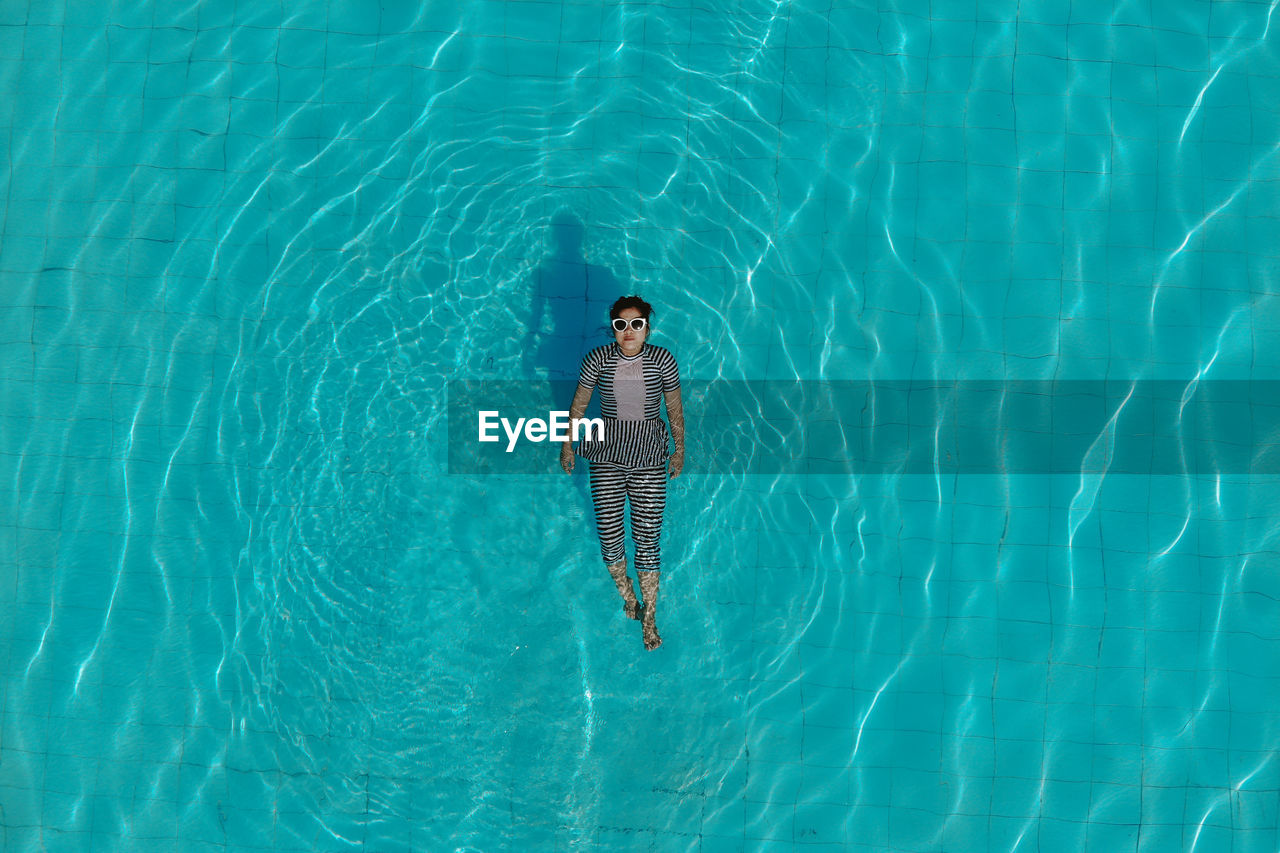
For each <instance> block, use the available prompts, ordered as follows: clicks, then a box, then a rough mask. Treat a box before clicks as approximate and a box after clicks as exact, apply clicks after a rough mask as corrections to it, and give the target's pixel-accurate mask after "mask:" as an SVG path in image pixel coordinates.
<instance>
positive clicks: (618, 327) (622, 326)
mask: <svg viewBox="0 0 1280 853" xmlns="http://www.w3.org/2000/svg"><path fill="white" fill-rule="evenodd" d="M645 323H646V321H645V319H644V318H643V317H636V318H634V319H632V321H631V331H633V332H638V331H640V330H641V329H643V328H644V327H645ZM613 330H614V331H615V332H625V331H626V330H627V321H626V320H624V319H622V318H621V317H618V318H617V319H616V320H614V321H613Z"/></svg>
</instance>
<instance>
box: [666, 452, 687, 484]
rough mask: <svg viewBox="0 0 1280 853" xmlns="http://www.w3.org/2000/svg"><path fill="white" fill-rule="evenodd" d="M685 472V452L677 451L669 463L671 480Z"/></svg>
mask: <svg viewBox="0 0 1280 853" xmlns="http://www.w3.org/2000/svg"><path fill="white" fill-rule="evenodd" d="M683 470H684V450H683V449H680V450H677V451H676V452H675V453H673V454H671V460H670V462H668V463H667V471H668V472H670V475H671V479H673V480H674V479H675V478H676V477H679V476H680V472H681V471H683Z"/></svg>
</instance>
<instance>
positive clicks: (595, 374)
mask: <svg viewBox="0 0 1280 853" xmlns="http://www.w3.org/2000/svg"><path fill="white" fill-rule="evenodd" d="M602 361H603V359H602V358H601V357H600V350H599V349H593V350H592V351H591V352H589V353H587V356H586V358H584V359H582V370H580V371H579V372H578V384H579V385H581V386H582V387H584V388H594V387H596V380H598V379H599V378H600V366H601V362H602Z"/></svg>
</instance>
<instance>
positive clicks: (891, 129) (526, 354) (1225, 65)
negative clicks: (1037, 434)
mask: <svg viewBox="0 0 1280 853" xmlns="http://www.w3.org/2000/svg"><path fill="white" fill-rule="evenodd" d="M535 7H536V8H535ZM83 11H84V14H85V15H86V16H88V17H86V18H84V19H82V20H81V19H77V20H73V18H74V16H73V15H71V14H66V15H62V13H60V12H53V11H49V10H36V9H31V10H28V14H27V15H26V16H25V17H22V16H19V17H20V18H21V20H23V21H25V23H24V24H22V25H14V26H10V27H8V28H5V29H7V30H8V36H7V38H9V41H8V42H5V44H6V45H7V47H5V48H3V50H5V51H6V52H5V53H3V58H4V60H5V65H4V71H3V73H4V74H5V77H6V80H7V81H9V82H10V83H11V88H12V90H13V91H14V92H15V93H16V95H17V97H16V98H15V99H14V103H13V105H11V107H10V113H11V117H10V121H9V124H10V126H11V128H12V133H11V134H10V136H11V138H12V139H11V144H10V150H11V154H10V162H11V163H12V164H13V169H12V170H11V176H10V182H9V190H8V196H7V198H8V199H9V201H8V206H7V208H6V211H7V213H6V219H5V223H6V224H5V228H4V236H5V242H4V246H3V253H4V254H3V264H2V266H3V269H4V270H5V273H6V276H7V278H8V279H9V280H10V281H11V282H12V288H11V291H10V292H11V299H10V305H11V309H10V315H9V319H6V320H5V321H4V322H5V325H4V326H3V329H4V337H3V339H0V343H3V344H4V346H5V349H6V355H5V361H6V362H7V364H8V367H6V368H5V369H4V373H3V374H0V376H2V377H3V381H4V394H5V397H6V400H8V401H9V402H10V403H11V404H12V405H11V406H10V407H9V409H10V411H11V412H16V413H17V414H16V415H14V416H13V417H11V419H10V424H11V425H10V428H9V429H8V430H7V431H6V432H5V437H6V438H5V443H4V446H5V450H6V455H5V459H6V460H7V462H6V463H5V466H4V469H3V470H4V472H5V474H6V478H5V479H6V481H7V482H9V483H11V484H12V485H11V486H10V489H9V491H10V492H11V494H12V495H13V496H14V498H13V509H12V512H11V517H13V518H15V519H18V522H17V524H16V526H14V527H11V528H9V529H10V530H11V531H13V532H12V533H11V534H10V542H11V548H10V549H9V552H10V553H12V554H14V555H15V557H14V558H12V559H11V560H10V561H8V562H7V563H6V565H7V567H8V571H7V572H6V573H5V577H7V578H8V579H9V581H10V582H8V583H5V584H3V587H4V589H5V590H7V591H8V592H7V595H8V598H7V599H6V600H7V602H8V603H9V604H10V605H12V607H13V612H14V614H15V617H14V618H13V620H12V621H11V622H9V623H8V626H7V628H6V630H5V638H6V640H7V643H6V647H7V648H9V649H10V653H9V657H8V661H9V663H8V665H7V667H6V673H7V676H8V677H7V679H6V685H7V686H6V688H5V690H6V693H5V707H6V709H7V712H8V713H7V716H8V715H9V714H11V715H12V716H11V719H13V720H15V722H14V724H13V726H12V728H7V729H6V735H5V741H4V755H3V759H2V760H0V767H3V768H4V771H3V774H2V775H0V784H2V785H3V786H4V788H5V790H7V791H9V792H11V793H12V794H13V800H12V801H9V800H7V798H6V807H5V810H4V821H3V823H4V826H5V832H6V836H5V837H6V844H5V846H6V847H8V846H10V845H12V846H13V848H14V849H21V850H25V849H39V845H40V844H42V843H48V839H50V838H54V837H63V834H66V833H79V834H78V835H76V836H74V837H75V838H80V839H87V840H88V841H90V842H93V843H94V844H104V845H107V846H110V844H111V843H118V844H126V843H128V841H129V840H130V839H138V838H150V837H164V838H176V839H179V840H181V841H182V842H183V843H194V842H197V841H211V842H213V843H221V844H229V845H236V844H241V843H247V842H246V841H245V839H247V838H250V837H252V838H255V839H258V841H256V842H255V843H257V844H258V845H259V846H261V845H262V843H263V842H261V839H262V838H263V837H268V836H267V835H266V833H268V832H270V833H271V835H270V836H269V837H270V838H271V841H270V842H267V843H268V844H269V845H271V846H274V847H277V848H288V847H305V848H308V849H314V848H315V847H316V846H317V845H319V846H322V847H335V848H337V847H342V848H344V849H345V848H348V847H351V848H368V849H383V848H391V847H396V846H399V847H407V848H412V849H418V848H423V849H437V848H444V847H463V846H474V847H475V848H476V849H487V848H490V847H492V846H494V845H495V844H498V845H502V844H516V843H522V844H523V846H530V847H539V846H557V845H558V846H564V847H592V846H598V845H605V844H610V843H614V842H617V843H619V844H621V843H626V842H634V841H636V840H637V839H641V838H642V839H645V840H646V841H649V840H653V841H654V843H655V845H658V846H662V847H663V849H666V848H672V849H684V848H693V847H694V846H695V845H698V844H700V843H702V842H708V843H709V841H710V840H711V839H715V838H727V839H729V840H730V841H733V840H735V839H736V840H737V841H738V842H745V840H746V839H750V840H751V842H756V841H760V840H771V841H777V842H779V843H792V844H799V843H806V844H808V843H822V842H829V843H834V844H846V845H850V846H854V845H859V844H860V845H864V846H867V847H871V848H876V847H896V848H899V849H935V848H939V847H947V848H952V847H955V848H963V847H987V848H997V847H998V848H1001V849H1004V848H1010V849H1011V848H1012V847H1014V846H1016V844H1017V843H1018V840H1019V839H1021V840H1023V841H1024V842H1026V843H1030V842H1031V841H1032V840H1034V841H1036V842H1037V844H1038V845H1040V846H1041V847H1046V846H1052V845H1053V844H1054V843H1055V842H1057V843H1059V844H1060V845H1061V846H1063V847H1067V846H1070V847H1072V848H1073V849H1074V848H1078V847H1079V846H1080V842H1082V841H1083V842H1085V843H1089V844H1093V845H1094V846H1098V847H1106V848H1111V847H1114V846H1119V845H1129V846H1132V845H1135V844H1136V845H1137V846H1144V845H1147V846H1151V847H1152V848H1156V847H1194V846H1195V845H1197V844H1199V845H1202V846H1209V845H1212V844H1215V843H1218V842H1220V841H1222V840H1223V839H1224V838H1226V837H1227V836H1226V834H1227V833H1231V834H1233V836H1234V839H1235V842H1236V843H1237V844H1238V845H1239V846H1240V848H1241V849H1255V848H1256V849H1264V848H1266V849H1270V846H1274V845H1273V842H1274V834H1275V827H1274V815H1271V816H1270V817H1268V814H1269V812H1267V811H1266V807H1265V806H1263V805H1260V802H1261V800H1260V799H1255V795H1256V797H1258V798H1261V797H1265V796H1266V794H1267V792H1273V791H1274V789H1275V788H1276V780H1275V769H1274V767H1273V766H1272V765H1273V763H1272V762H1269V761H1268V759H1267V755H1269V744H1270V743H1273V742H1274V738H1275V734H1276V725H1277V718H1276V715H1275V714H1274V712H1273V711H1272V710H1271V707H1272V706H1273V705H1274V701H1273V699H1274V696H1273V692H1274V691H1273V690H1272V686H1273V682H1274V673H1272V672H1271V670H1270V668H1269V666H1268V665H1267V663H1266V662H1267V661H1268V660H1269V659H1270V658H1269V657H1268V655H1267V652H1268V651H1270V649H1271V646H1272V645H1273V644H1274V640H1275V637H1274V636H1273V634H1272V632H1271V631H1269V630H1268V629H1267V628H1266V626H1267V625H1269V624H1274V621H1275V620H1274V602H1275V601H1276V599H1277V596H1280V590H1276V589H1273V587H1274V586H1275V585H1274V583H1272V581H1271V580H1270V577H1271V575H1272V574H1273V573H1271V572H1269V571H1268V570H1267V566H1268V555H1269V554H1270V553H1271V552H1272V550H1273V548H1272V543H1271V540H1272V538H1273V535H1272V531H1271V525H1270V523H1269V518H1270V513H1269V509H1270V507H1271V506H1273V505H1274V499H1273V496H1272V495H1271V494H1270V490H1269V489H1268V485H1269V478H1266V477H1259V476H1254V477H1249V476H1246V475H1236V474H1227V475H1217V476H1213V477H1211V478H1205V477H1198V476H1196V475H1195V474H1194V473H1193V474H1192V475H1191V476H1187V477H1184V478H1164V477H1160V478H1145V477H1130V476H1125V475H1118V474H1115V473H1113V472H1111V471H1109V470H1108V468H1107V466H1106V465H1105V464H1099V465H1097V466H1092V467H1090V468H1089V470H1088V471H1087V472H1081V473H1080V474H1078V475H1070V474H1069V475H1064V476H1056V477H1049V476H999V475H997V474H992V475H990V476H955V475H950V476H947V475H944V474H942V473H936V474H933V475H927V476H911V475H884V476H874V477H872V476H859V475H855V476H842V477H834V476H833V477H822V476H808V477H788V476H783V475H774V476H748V475H740V476H724V477H695V476H688V477H686V478H684V479H683V480H681V481H676V483H675V484H674V485H673V488H672V491H671V495H670V499H669V504H668V523H667V528H666V538H665V541H664V554H665V556H666V559H667V563H668V566H669V571H668V573H666V574H665V576H664V585H663V593H662V599H661V601H662V604H661V608H662V610H661V614H662V615H661V621H662V625H663V627H662V631H663V636H664V640H665V642H664V646H663V649H662V651H661V652H660V653H657V654H654V655H645V654H643V653H642V651H641V646H640V641H639V636H638V631H634V630H632V629H633V628H634V627H635V626H633V625H630V624H621V622H620V617H619V615H618V612H617V611H618V607H617V606H616V602H615V601H614V599H613V597H612V596H613V591H612V585H611V584H610V582H609V578H608V576H607V575H606V574H605V573H604V572H603V571H601V570H600V568H599V566H598V565H597V562H598V560H597V550H596V545H595V541H594V532H593V528H592V519H591V515H590V512H589V511H586V510H585V509H584V508H585V507H587V506H588V496H587V494H586V489H585V484H584V479H585V478H584V477H583V476H581V474H582V472H581V471H580V472H579V475H578V476H575V478H573V479H567V478H563V477H559V476H555V477H547V478H542V479H531V478H527V477H517V476H510V477H504V476H500V475H494V476H486V477H467V476H457V475H447V474H446V473H445V472H446V470H447V468H446V464H445V459H446V453H445V449H446V444H447V442H446V435H447V434H448V432H449V429H450V428H451V427H452V426H453V425H452V424H449V423H447V422H446V418H445V404H446V400H445V393H444V391H445V383H446V382H447V381H448V380H450V379H455V378H480V379H535V378H539V379H542V378H551V379H565V378H570V379H571V378H572V377H573V375H574V372H575V371H576V366H577V361H578V359H579V358H580V357H581V354H582V353H583V352H584V351H585V350H586V349H587V348H588V347H590V346H592V345H594V343H595V342H597V341H599V340H602V336H601V330H600V328H599V327H600V326H601V325H603V321H604V311H605V309H606V307H607V305H608V303H609V302H611V301H612V299H613V298H614V297H616V296H618V295H621V294H622V293H627V292H639V293H641V294H643V295H644V296H645V297H646V298H647V299H649V300H650V301H651V302H653V303H654V304H655V306H657V308H658V317H657V322H656V324H655V334H656V335H659V336H660V337H659V339H658V340H659V342H661V343H662V344H663V345H665V346H669V347H670V348H671V349H672V351H673V352H674V353H675V354H676V356H677V358H678V359H679V360H680V364H681V369H682V374H683V376H685V377H687V378H689V379H690V380H695V379H696V380H713V379H769V380H794V379H811V380H838V379H878V380H886V379H910V380H922V379H954V378H961V379H992V378H994V379H1101V378H1108V379H1115V378H1117V377H1120V378H1129V379H1133V380H1138V379H1180V380H1182V381H1189V380H1193V379H1194V382H1199V380H1200V379H1205V380H1214V379H1236V378H1250V379H1264V378H1269V376H1270V374H1271V373H1272V372H1273V371H1274V368H1275V367H1276V364H1275V359H1276V355H1275V353H1277V352H1280V347H1277V346H1275V344H1276V343H1277V341H1276V336H1277V329H1276V324H1275V323H1274V322H1272V321H1271V320H1270V317H1271V316H1272V315H1273V313H1274V311H1273V310H1272V309H1274V307H1275V297H1274V295H1273V294H1272V290H1273V288H1272V286H1271V285H1272V278H1273V275H1274V270H1273V269H1272V267H1273V265H1272V264H1271V263H1270V256H1269V254H1268V250H1267V248H1266V247H1267V246H1269V245H1271V244H1273V243H1274V240H1273V239H1272V238H1274V237H1275V233H1274V231H1275V226H1274V220H1273V219H1272V218H1271V217H1270V214H1269V211H1270V210H1271V209H1272V207H1273V206H1272V205H1271V204H1269V200H1270V192H1271V191H1270V187H1271V183H1270V178H1271V177H1272V173H1273V172H1274V167H1275V161H1274V154H1275V151H1276V150H1277V140H1276V138H1275V135H1276V128H1275V127H1273V126H1272V125H1273V123H1272V122H1271V120H1270V119H1269V118H1268V116H1269V113H1268V111H1267V110H1266V109H1265V108H1264V107H1262V106H1261V105H1263V104H1266V103H1269V101H1268V99H1267V94H1268V92H1269V91H1270V89H1271V88H1272V87H1273V85H1274V84H1273V81H1274V80H1275V78H1276V68H1275V60H1274V58H1273V56H1272V55H1271V53H1270V52H1268V50H1267V47H1266V39H1267V33H1268V32H1269V29H1268V27H1269V23H1270V10H1269V9H1267V10H1265V13H1264V10H1263V8H1261V7H1260V6H1258V5H1256V4H1234V5H1232V6H1230V7H1227V8H1223V6H1222V4H1215V5H1214V6H1213V7H1212V9H1210V10H1209V12H1208V13H1207V14H1208V15H1209V20H1207V21H1206V20H1203V16H1202V15H1201V16H1200V17H1197V15H1196V13H1195V12H1193V11H1192V10H1186V9H1171V10H1164V9H1148V10H1142V9H1137V8H1130V7H1129V6H1122V7H1119V8H1113V7H1112V6H1111V5H1110V4H1106V8H1105V9H1103V8H1101V7H1099V9H1097V10H1094V9H1092V8H1090V7H1087V6H1085V5H1082V4H1066V5H1064V7H1063V8H1062V9H1037V10H1034V11H1032V10H1026V9H1024V10H1022V11H1021V12H1020V13H1018V14H1019V15H1020V17H1016V16H1015V10H1012V9H1009V10H1005V12H1006V13H1007V14H1006V15H1005V16H1004V17H1005V19H1004V20H978V19H977V16H970V18H972V19H966V18H965V17H964V16H963V15H956V17H955V18H954V19H943V18H941V17H938V16H936V15H935V16H934V17H930V16H929V15H927V14H926V12H927V11H928V10H922V9H917V8H914V7H912V8H906V7H903V8H895V9H889V8H885V9H880V10H867V9H834V8H833V9H825V8H823V9H818V8H816V7H815V8H808V7H805V6H803V5H798V4H794V3H773V2H768V3H756V4H748V5H747V6H735V7H733V8H732V9H730V8H679V7H670V6H664V7H657V8H654V7H649V8H646V9H644V10H640V9H638V8H636V7H633V6H624V7H620V8H612V9H603V10H601V9H588V8H586V7H565V9H564V10H560V14H552V15H551V16H550V17H549V18H548V17H547V16H546V11H547V10H546V9H545V8H543V7H542V6H540V5H539V4H474V5H468V6H467V7H466V8H465V9H461V10H455V9H446V8H443V7H432V8H430V9H428V10H425V11H415V12H412V13H406V14H405V15H404V16H403V17H396V16H397V15H398V14H399V13H398V12H396V11H395V10H382V11H381V12H380V13H379V14H378V15H376V16H375V15H371V14H370V13H369V12H368V11H367V10H358V11H357V10H343V9H337V8H328V9H325V8H324V7H321V8H320V9H319V10H316V9H312V8H309V7H308V8H299V9H291V10H290V11H289V12H288V13H287V15H286V14H285V13H282V12H280V11H279V10H275V11H272V10H269V9H265V8H254V9H252V10H250V9H240V8H238V7H229V8H227V9H222V8H216V7H214V6H210V5H208V4H199V5H196V4H192V5H190V6H189V7H188V8H186V9H184V10H178V11H176V12H174V13H172V15H171V16H170V20H168V21H166V22H165V23H164V24H163V25H161V24H159V23H158V22H156V21H154V20H153V18H154V15H151V14H148V12H147V10H146V9H140V10H138V11H130V10H118V9H116V10H113V9H102V10H83ZM935 12H936V10H935ZM948 14H950V13H948ZM48 16H53V17H48ZM984 17H991V18H1000V17H1001V15H998V14H995V13H994V12H984ZM1015 17H1016V19H1015ZM15 20H17V19H15ZM1206 33H1208V34H1209V35H1206ZM15 34H16V35H15ZM15 38H16V39H17V41H14V39H15ZM55 44H56V46H57V47H56V50H55V48H54V46H55ZM50 92H57V93H58V97H56V98H50V97H47V95H48V93H50ZM531 318H537V322H536V324H535V323H533V322H532V321H531ZM535 326H536V328H535ZM691 423H693V416H692V413H691ZM1108 440H1109V439H1108V435H1107V434H1106V433H1100V434H1099V436H1098V439H1097V442H1096V443H1095V445H1094V446H1095V447H1096V448H1097V450H1098V453H1099V454H1100V455H1102V456H1105V455H1106V454H1105V453H1104V451H1105V450H1106V447H1107V442H1108ZM747 452H748V453H750V452H754V451H751V450H748V451H747ZM1191 467H1192V466H1189V469H1190V468H1191ZM10 732H11V734H10ZM88 763H92V764H94V765H95V767H96V768H97V771H96V773H95V772H88V771H86V770H85V767H87V765H88ZM64 769H65V773H66V774H67V781H59V779H58V778H54V777H60V774H62V773H63V772H64ZM1171 792H1172V793H1171ZM9 802H12V803H13V804H12V805H9ZM1152 802H1157V803H1158V805H1157V806H1154V807H1153V806H1151V805H1150V804H1151V803H1152ZM175 813H176V814H178V815H179V816H180V820H179V821H178V824H177V826H176V828H175V825H174V821H173V817H174V814H175ZM1139 827H1140V829H1139ZM1139 832H1140V833H1141V834H1140V835H1139ZM157 833H159V835H157ZM1268 833H1270V834H1269V835H1268ZM615 836H616V837H615ZM66 837H73V836H70V835H66ZM1059 839H1061V840H1060V841H1059Z"/></svg>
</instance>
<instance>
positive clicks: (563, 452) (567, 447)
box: [560, 441, 573, 474]
mask: <svg viewBox="0 0 1280 853" xmlns="http://www.w3.org/2000/svg"><path fill="white" fill-rule="evenodd" d="M560 467H561V468H563V469H564V472H565V473H566V474H572V473H573V445H572V444H570V443H569V442H567V441H566V442H565V443H564V444H563V445H561V447H560Z"/></svg>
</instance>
